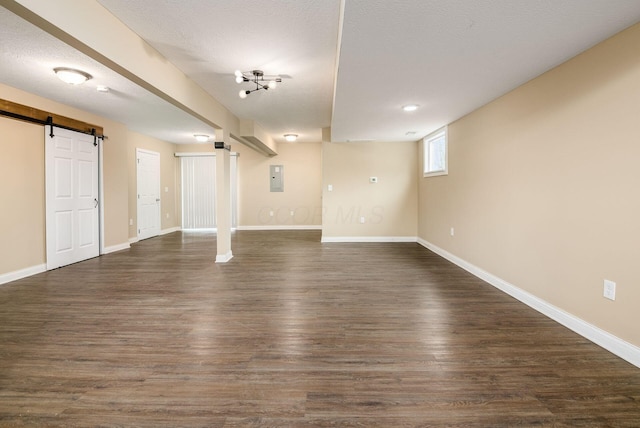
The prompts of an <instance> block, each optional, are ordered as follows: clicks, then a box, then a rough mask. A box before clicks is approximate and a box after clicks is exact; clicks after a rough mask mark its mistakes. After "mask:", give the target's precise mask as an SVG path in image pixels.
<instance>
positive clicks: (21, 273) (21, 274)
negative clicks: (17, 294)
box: [0, 263, 47, 284]
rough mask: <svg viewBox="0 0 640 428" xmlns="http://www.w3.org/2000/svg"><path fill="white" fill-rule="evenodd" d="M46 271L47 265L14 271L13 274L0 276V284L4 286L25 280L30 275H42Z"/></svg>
mask: <svg viewBox="0 0 640 428" xmlns="http://www.w3.org/2000/svg"><path fill="white" fill-rule="evenodd" d="M46 271H47V264H46V263H43V264H41V265H36V266H31V267H28V268H24V269H20V270H14V271H13V272H7V273H3V274H0V284H6V283H7V282H11V281H17V280H19V279H22V278H26V277H28V276H31V275H35V274H37V273H42V272H46Z"/></svg>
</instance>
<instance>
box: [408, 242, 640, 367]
mask: <svg viewBox="0 0 640 428" xmlns="http://www.w3.org/2000/svg"><path fill="white" fill-rule="evenodd" d="M417 242H418V243H419V244H420V245H422V246H423V247H425V248H427V249H429V250H431V251H433V252H434V253H436V254H438V255H439V256H441V257H444V258H445V259H447V260H449V261H450V262H452V263H454V264H456V265H458V266H460V267H461V268H462V269H464V270H466V271H468V272H469V273H471V274H473V275H475V276H477V277H478V278H480V279H482V280H483V281H486V282H488V283H489V284H491V285H493V286H494V287H496V288H497V289H499V290H501V291H503V292H505V293H507V294H508V295H510V296H511V297H513V298H515V299H517V300H519V301H520V302H522V303H524V304H525V305H527V306H529V307H531V308H533V309H535V310H536V311H538V312H540V313H541V314H543V315H546V316H547V317H549V318H551V319H552V320H554V321H556V322H558V323H560V324H562V325H563V326H565V327H567V328H568V329H570V330H573V331H574V332H576V333H578V334H579V335H580V336H582V337H584V338H585V339H588V340H590V341H592V342H593V343H595V344H596V345H599V346H601V347H603V348H604V349H606V350H608V351H609V352H611V353H612V354H615V355H617V356H618V357H620V358H622V359H623V360H626V361H628V362H629V363H631V364H633V365H634V366H636V367H640V348H639V347H637V346H635V345H633V344H631V343H629V342H626V341H624V340H622V339H620V338H619V337H617V336H614V335H613V334H611V333H608V332H606V331H604V330H602V329H601V328H598V327H596V326H594V325H593V324H590V323H588V322H586V321H584V320H583V319H581V318H578V317H576V316H574V315H571V314H570V313H568V312H565V311H563V310H562V309H560V308H558V307H556V306H553V305H552V304H550V303H549V302H546V301H545V300H542V299H540V298H539V297H536V296H534V295H533V294H531V293H528V292H526V291H524V290H522V289H520V288H518V287H516V286H515V285H513V284H510V283H508V282H507V281H505V280H503V279H501V278H498V277H497V276H495V275H493V274H491V273H489V272H487V271H485V270H483V269H480V268H479V267H477V266H475V265H473V264H471V263H469V262H467V261H465V260H462V259H461V258H459V257H457V256H455V255H453V254H451V253H449V252H448V251H446V250H443V249H442V248H440V247H438V246H436V245H434V244H432V243H430V242H428V241H425V240H424V239H422V238H418V241H417Z"/></svg>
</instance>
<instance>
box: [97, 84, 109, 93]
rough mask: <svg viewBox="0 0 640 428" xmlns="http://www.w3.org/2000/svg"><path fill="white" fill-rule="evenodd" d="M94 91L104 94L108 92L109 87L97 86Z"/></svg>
mask: <svg viewBox="0 0 640 428" xmlns="http://www.w3.org/2000/svg"><path fill="white" fill-rule="evenodd" d="M96 91H98V92H103V93H106V92H109V87H108V86H104V85H98V86H97V87H96Z"/></svg>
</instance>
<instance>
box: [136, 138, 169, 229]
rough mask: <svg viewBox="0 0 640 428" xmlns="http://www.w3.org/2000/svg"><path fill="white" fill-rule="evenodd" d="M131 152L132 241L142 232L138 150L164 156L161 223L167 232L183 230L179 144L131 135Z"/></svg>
mask: <svg viewBox="0 0 640 428" xmlns="http://www.w3.org/2000/svg"><path fill="white" fill-rule="evenodd" d="M128 146H129V147H128V150H127V165H128V167H129V183H128V186H129V187H128V189H129V192H128V193H129V220H130V223H133V225H131V224H129V238H136V237H137V236H138V230H137V228H136V226H137V224H138V216H137V211H138V201H137V195H138V191H137V188H138V184H137V166H136V149H142V150H148V151H152V152H156V153H158V154H159V155H160V207H161V211H162V212H161V218H162V220H161V223H160V228H161V229H162V230H163V231H166V230H169V229H172V228H175V227H179V226H180V213H179V211H180V203H179V197H180V194H179V189H178V188H179V181H178V174H177V171H179V170H178V163H177V160H176V157H175V156H174V153H175V152H176V144H172V143H167V142H166V141H162V140H158V139H156V138H153V137H148V136H146V135H142V134H138V133H136V132H129V139H128Z"/></svg>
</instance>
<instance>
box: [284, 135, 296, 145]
mask: <svg viewBox="0 0 640 428" xmlns="http://www.w3.org/2000/svg"><path fill="white" fill-rule="evenodd" d="M284 139H285V140H287V141H288V142H290V143H293V142H294V141H296V140H297V139H298V134H284Z"/></svg>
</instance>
